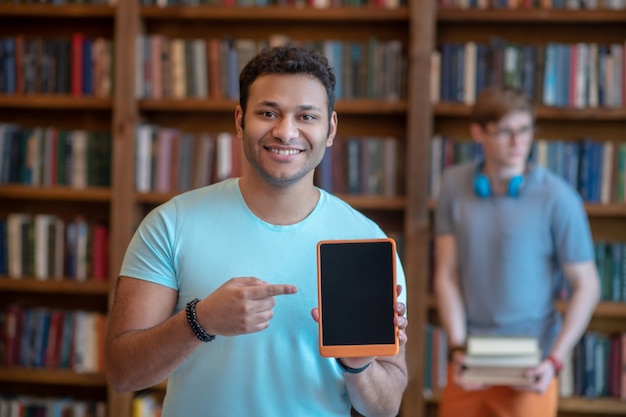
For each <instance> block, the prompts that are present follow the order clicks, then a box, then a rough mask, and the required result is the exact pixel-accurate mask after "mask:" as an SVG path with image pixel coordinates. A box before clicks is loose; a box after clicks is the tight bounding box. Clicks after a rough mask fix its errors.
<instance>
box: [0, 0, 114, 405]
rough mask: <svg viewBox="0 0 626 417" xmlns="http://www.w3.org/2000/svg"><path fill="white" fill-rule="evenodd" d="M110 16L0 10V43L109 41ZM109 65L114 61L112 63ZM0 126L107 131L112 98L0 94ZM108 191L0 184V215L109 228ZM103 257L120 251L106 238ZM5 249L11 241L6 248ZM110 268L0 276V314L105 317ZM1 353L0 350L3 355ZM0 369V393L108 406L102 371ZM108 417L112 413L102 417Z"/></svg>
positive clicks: (56, 9)
mask: <svg viewBox="0 0 626 417" xmlns="http://www.w3.org/2000/svg"><path fill="white" fill-rule="evenodd" d="M116 13H118V10H117V8H115V7H112V6H91V5H88V4H83V5H61V6H53V5H50V4H25V3H23V4H17V3H15V4H13V3H6V2H5V3H2V4H0V27H1V29H0V37H2V38H8V37H16V36H17V35H23V38H24V40H26V39H29V38H41V39H44V38H45V39H50V38H54V39H57V38H67V39H69V38H71V36H72V35H73V34H74V33H83V34H84V35H85V37H90V38H92V37H93V38H95V37H102V38H105V39H114V37H113V33H114V31H115V28H116V24H117V18H116ZM115 61H117V58H115ZM0 109H1V111H0V113H2V114H1V115H0V123H13V124H15V125H17V126H19V128H20V129H24V130H26V129H34V128H48V127H56V128H58V129H62V130H85V131H102V132H112V131H113V110H114V99H113V98H110V97H107V98H102V97H95V96H89V95H73V94H69V93H68V94H54V93H28V94H7V93H1V94H0ZM117 194H118V193H117V192H116V190H114V189H113V188H112V187H86V188H75V187H71V186H50V187H43V186H30V185H22V184H17V183H10V184H1V185H0V215H1V216H2V217H3V218H4V217H5V216H6V215H8V214H9V213H19V212H23V213H27V214H30V215H35V214H53V215H55V216H57V217H59V218H63V219H65V220H71V219H73V218H75V216H83V217H84V218H85V219H87V221H88V222H96V221H97V222H100V223H104V224H107V225H108V226H109V227H110V228H111V226H112V223H111V216H112V202H113V201H115V199H117V198H118V197H117ZM110 237H111V240H110V243H111V245H110V249H109V252H112V253H115V251H116V250H117V251H120V250H122V249H121V248H118V247H117V246H118V245H115V244H113V242H115V240H116V238H117V237H118V236H116V235H115V234H113V235H111V236H110ZM8 243H9V244H11V242H8ZM115 269H116V267H115V266H114V265H113V264H111V265H109V273H110V275H111V276H108V277H107V279H105V280H95V279H93V278H91V277H87V278H86V279H85V280H84V281H82V282H81V281H77V280H73V279H71V278H68V277H56V276H55V277H51V278H48V279H45V280H43V279H36V278H34V277H33V276H28V275H24V276H22V277H19V278H16V277H8V276H0V299H1V300H2V303H1V304H2V310H3V312H4V309H5V307H6V306H9V305H13V304H15V305H18V306H20V307H23V308H35V307H43V308H46V309H50V310H64V311H74V310H83V311H89V312H97V313H103V314H104V313H106V312H107V306H108V302H109V294H110V293H111V292H112V286H111V285H112V282H113V280H114V278H115V275H116V274H115V273H114V272H113V271H115ZM3 353H4V351H3ZM4 359H5V358H4V357H3V358H2V361H3V366H2V367H0V390H1V391H2V394H3V395H5V394H6V395H36V396H49V397H73V398H76V399H85V400H88V401H100V402H104V403H107V404H109V403H111V402H112V401H113V402H114V400H113V397H115V395H116V394H114V393H112V394H111V395H109V394H108V391H107V387H108V384H107V380H106V377H105V375H104V374H103V373H82V372H76V371H75V370H73V369H71V367H70V368H65V367H64V368H62V369H61V368H58V369H57V368H42V367H38V368H31V367H17V366H4V365H6V364H5V363H4ZM109 415H110V416H113V415H114V414H109Z"/></svg>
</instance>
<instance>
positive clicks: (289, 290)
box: [257, 284, 298, 298]
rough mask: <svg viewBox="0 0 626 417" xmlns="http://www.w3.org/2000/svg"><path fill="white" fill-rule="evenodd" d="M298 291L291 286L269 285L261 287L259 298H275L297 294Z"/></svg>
mask: <svg viewBox="0 0 626 417" xmlns="http://www.w3.org/2000/svg"><path fill="white" fill-rule="evenodd" d="M296 292H298V289H297V288H296V286H294V285H290V284H268V285H263V286H260V287H259V292H258V293H257V294H258V295H259V298H266V297H274V296H275V295H285V294H295V293H296Z"/></svg>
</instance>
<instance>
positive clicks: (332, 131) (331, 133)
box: [326, 111, 337, 148]
mask: <svg viewBox="0 0 626 417" xmlns="http://www.w3.org/2000/svg"><path fill="white" fill-rule="evenodd" d="M336 136H337V112H335V111H333V114H331V116H330V125H329V129H328V138H327V139H326V147H327V148H330V147H331V146H333V143H334V141H335V137H336Z"/></svg>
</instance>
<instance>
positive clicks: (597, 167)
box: [430, 135, 626, 204]
mask: <svg viewBox="0 0 626 417" xmlns="http://www.w3.org/2000/svg"><path fill="white" fill-rule="evenodd" d="M430 152H431V159H430V160H431V167H430V168H431V171H430V196H431V197H433V198H436V197H437V196H438V194H439V187H440V183H441V175H442V173H443V171H444V170H445V169H446V168H448V167H450V166H452V165H454V164H457V163H461V162H465V161H469V160H476V159H480V158H481V156H482V150H481V148H480V146H479V145H478V144H476V143H475V142H473V141H471V140H470V139H459V138H453V137H448V136H442V135H435V136H434V137H433V139H432V141H431V147H430ZM530 159H531V162H532V163H536V164H538V165H541V166H543V167H545V168H547V169H549V170H551V171H552V172H554V173H556V174H557V175H559V176H561V177H562V178H563V179H564V180H565V181H566V182H568V183H569V184H570V185H571V186H572V187H573V188H574V189H576V190H578V192H579V194H580V195H581V197H582V198H583V200H584V201H585V202H588V203H599V204H610V203H624V202H626V143H623V142H613V141H596V140H593V139H591V138H583V139H581V140H580V141H573V140H572V141H566V140H559V139H538V140H536V141H535V142H534V143H533V149H532V151H531V156H530Z"/></svg>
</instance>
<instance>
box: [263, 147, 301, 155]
mask: <svg viewBox="0 0 626 417" xmlns="http://www.w3.org/2000/svg"><path fill="white" fill-rule="evenodd" d="M269 151H270V152H273V153H276V154H278V155H295V154H297V153H300V151H299V150H297V149H272V148H270V149H269Z"/></svg>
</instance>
